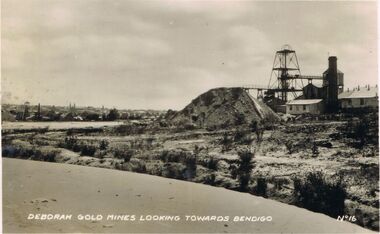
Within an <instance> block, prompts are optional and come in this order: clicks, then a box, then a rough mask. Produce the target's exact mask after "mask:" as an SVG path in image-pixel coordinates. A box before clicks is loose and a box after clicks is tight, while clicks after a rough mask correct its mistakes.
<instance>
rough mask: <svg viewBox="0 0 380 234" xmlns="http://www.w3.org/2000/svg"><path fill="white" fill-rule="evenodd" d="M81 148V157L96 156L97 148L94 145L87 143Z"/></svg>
mask: <svg viewBox="0 0 380 234" xmlns="http://www.w3.org/2000/svg"><path fill="white" fill-rule="evenodd" d="M80 148H81V152H80V154H81V155H84V156H91V157H92V156H94V154H95V152H96V147H95V146H93V145H87V144H85V143H83V144H81V146H80Z"/></svg>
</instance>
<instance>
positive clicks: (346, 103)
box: [340, 97, 379, 108]
mask: <svg viewBox="0 0 380 234" xmlns="http://www.w3.org/2000/svg"><path fill="white" fill-rule="evenodd" d="M340 103H341V107H342V108H363V107H378V106H379V102H378V98H376V97H373V98H347V99H341V100H340Z"/></svg>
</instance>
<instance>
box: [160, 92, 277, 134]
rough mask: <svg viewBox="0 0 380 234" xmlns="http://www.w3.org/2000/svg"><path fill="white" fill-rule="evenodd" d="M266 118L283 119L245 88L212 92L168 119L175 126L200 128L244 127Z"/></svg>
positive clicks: (195, 100)
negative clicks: (243, 125)
mask: <svg viewBox="0 0 380 234" xmlns="http://www.w3.org/2000/svg"><path fill="white" fill-rule="evenodd" d="M263 119H266V120H272V121H279V120H280V118H279V116H278V115H277V114H276V113H274V112H273V111H272V110H271V109H270V108H269V107H268V106H267V105H265V104H264V103H263V102H262V101H259V100H257V99H255V98H253V97H252V96H251V95H250V94H249V93H248V92H246V91H245V90H244V89H242V88H217V89H211V90H209V91H207V92H206V93H203V94H201V95H200V96H198V97H197V98H196V99H194V100H193V101H192V102H191V103H190V104H189V105H187V106H186V107H185V108H184V109H183V110H181V111H179V112H174V113H169V114H168V116H167V120H168V121H170V122H171V123H173V124H175V125H186V124H193V125H196V126H199V127H212V126H213V127H214V126H230V125H241V124H245V123H251V122H252V121H253V120H255V121H257V122H259V121H260V120H263Z"/></svg>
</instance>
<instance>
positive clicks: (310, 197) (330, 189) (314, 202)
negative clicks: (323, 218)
mask: <svg viewBox="0 0 380 234" xmlns="http://www.w3.org/2000/svg"><path fill="white" fill-rule="evenodd" d="M293 182H294V199H295V204H296V205H297V206H300V207H304V208H306V209H309V210H311V211H315V212H321V213H324V214H327V215H329V216H331V217H333V218H336V217H338V216H339V215H343V214H344V200H345V199H346V196H347V193H346V190H345V187H344V185H343V184H342V180H341V179H338V180H336V181H335V182H328V181H326V179H325V178H324V177H323V175H322V173H321V172H311V173H308V174H307V175H306V178H305V180H300V179H298V178H294V179H293Z"/></svg>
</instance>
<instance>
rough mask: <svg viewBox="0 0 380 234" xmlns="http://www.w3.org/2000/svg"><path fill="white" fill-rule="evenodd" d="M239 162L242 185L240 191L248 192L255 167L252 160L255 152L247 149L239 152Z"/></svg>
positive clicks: (238, 174)
mask: <svg viewBox="0 0 380 234" xmlns="http://www.w3.org/2000/svg"><path fill="white" fill-rule="evenodd" d="M238 156H239V160H238V167H237V177H238V180H239V183H240V191H247V188H248V183H249V180H250V178H251V172H252V169H253V167H254V164H253V161H252V159H253V158H254V156H255V154H254V152H252V151H250V150H248V149H245V150H241V151H239V152H238Z"/></svg>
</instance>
